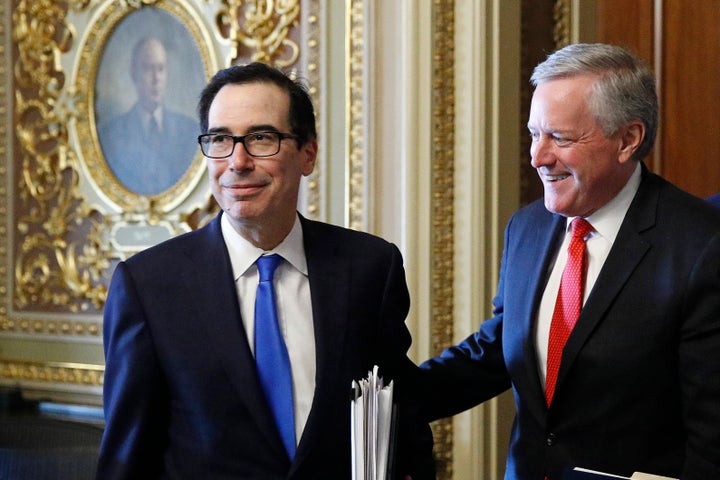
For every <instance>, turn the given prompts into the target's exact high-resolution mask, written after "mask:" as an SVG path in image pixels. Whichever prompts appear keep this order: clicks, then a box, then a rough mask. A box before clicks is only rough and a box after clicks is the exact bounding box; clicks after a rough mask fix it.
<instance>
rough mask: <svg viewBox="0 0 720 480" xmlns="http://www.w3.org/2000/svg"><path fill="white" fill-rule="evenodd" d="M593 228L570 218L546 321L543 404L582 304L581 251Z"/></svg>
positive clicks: (552, 387)
mask: <svg viewBox="0 0 720 480" xmlns="http://www.w3.org/2000/svg"><path fill="white" fill-rule="evenodd" d="M592 231H593V228H592V225H590V224H589V223H588V222H587V220H585V219H584V218H580V217H577V218H575V220H573V221H572V224H571V233H572V238H571V239H570V246H569V247H568V259H567V264H566V265H565V270H563V274H562V279H561V280H560V290H559V291H558V296H557V301H556V302H555V311H554V312H553V316H552V322H551V323H550V338H549V340H548V359H547V375H546V377H545V399H546V401H547V405H548V406H550V403H552V398H553V394H554V393H555V384H556V382H557V376H558V370H560V360H561V359H562V353H563V348H565V342H567V339H568V337H569V336H570V332H571V331H572V329H573V327H574V326H575V322H577V319H578V317H579V316H580V309H581V308H582V301H583V290H584V287H585V273H586V271H587V262H586V255H585V237H587V236H588V234H589V233H590V232H592Z"/></svg>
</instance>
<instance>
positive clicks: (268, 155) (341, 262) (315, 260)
mask: <svg viewBox="0 0 720 480" xmlns="http://www.w3.org/2000/svg"><path fill="white" fill-rule="evenodd" d="M198 111H199V116H200V127H201V131H202V132H203V134H202V135H200V136H199V138H198V142H199V144H200V147H201V149H202V152H203V154H204V155H205V157H206V158H207V168H208V174H209V179H210V189H211V191H212V193H213V196H214V197H215V200H216V201H217V203H218V204H219V205H220V207H221V209H222V212H221V213H220V214H219V215H218V217H217V218H216V219H215V220H214V221H212V222H211V223H210V224H209V225H208V226H206V227H204V228H201V229H199V230H196V231H194V232H190V233H188V234H185V235H183V236H180V237H178V238H175V239H172V240H169V241H168V242H165V243H163V244H161V245H159V246H156V247H153V248H151V249H149V250H146V251H144V252H142V253H139V254H137V255H135V256H134V257H132V258H130V259H129V260H127V261H126V262H122V263H120V264H119V265H118V267H117V269H116V271H115V274H114V276H113V279H112V282H111V285H110V289H109V293H108V300H107V305H106V308H105V316H104V342H105V356H106V370H105V389H104V400H105V416H106V422H107V427H106V430H105V434H104V438H103V442H102V446H101V453H100V459H99V467H98V474H97V478H98V479H102V480H108V479H135V478H173V479H176V478H188V479H200V478H202V479H215V478H227V479H229V478H261V479H264V480H267V479H286V478H287V479H308V480H316V479H324V478H328V479H330V478H332V479H341V478H350V473H351V457H350V408H349V406H350V395H349V393H350V385H351V382H352V380H355V379H360V378H364V377H366V376H367V373H368V371H369V370H370V369H372V367H373V365H378V366H379V367H380V369H381V372H382V374H383V377H384V379H385V381H386V382H388V381H389V380H391V379H392V380H394V382H395V394H396V396H397V398H398V400H399V402H400V405H399V412H400V417H399V423H398V425H399V429H398V432H399V438H398V441H397V445H398V455H397V461H396V468H395V472H396V473H397V476H396V477H393V478H403V477H404V476H405V475H412V478H413V479H415V480H417V479H432V478H434V466H433V460H432V438H431V435H430V430H429V428H428V425H427V423H425V424H422V423H419V422H417V421H416V417H415V416H414V415H412V413H413V410H412V408H411V406H410V405H409V404H405V403H404V402H403V400H404V392H405V391H406V390H407V388H408V387H410V383H411V382H412V381H413V379H412V378H411V376H412V375H414V373H415V372H416V368H415V366H414V364H413V363H412V362H411V361H410V360H409V359H408V358H407V356H406V352H407V350H408V348H409V346H410V342H411V338H410V334H409V332H408V330H407V328H406V326H405V324H404V319H405V316H406V314H407V312H408V308H409V296H408V291H407V286H406V283H405V274H404V269H403V261H402V257H401V254H400V252H399V251H398V249H397V247H395V246H394V245H392V244H390V243H388V242H386V241H384V240H382V239H379V238H377V237H374V236H371V235H369V234H366V233H361V232H356V231H351V230H347V229H343V228H340V227H336V226H332V225H328V224H324V223H320V222H316V221H311V220H308V219H306V218H304V217H303V216H302V215H300V214H299V213H298V212H297V209H296V208H297V207H296V206H297V202H298V193H299V188H300V180H301V178H302V177H303V176H307V175H309V174H310V173H311V172H312V171H313V168H314V166H315V161H316V157H317V148H318V147H317V140H316V131H315V115H314V112H313V107H312V103H311V100H310V98H309V96H308V94H307V92H306V91H305V89H304V88H302V87H301V85H300V84H299V83H297V82H295V81H293V80H291V79H290V78H288V77H287V76H286V75H284V74H283V73H282V72H280V71H278V70H275V69H273V68H270V67H268V66H266V65H263V64H260V63H253V64H250V65H247V66H242V67H230V68H228V69H225V70H221V71H220V72H218V73H217V74H216V75H215V76H214V77H213V79H212V80H211V81H210V83H209V84H208V85H207V87H206V88H205V89H204V91H203V93H202V95H201V98H200V102H199V106H198ZM268 262H269V263H272V265H273V268H274V273H270V274H269V277H268V276H267V274H266V273H262V274H261V275H259V270H262V271H263V272H264V271H265V270H264V268H265V267H264V266H262V265H265V264H266V263H268ZM271 270H272V269H271ZM259 277H260V283H261V284H262V283H264V284H265V286H266V288H265V289H263V292H261V289H260V288H259V287H258V283H259ZM268 281H269V283H270V284H272V288H269V290H273V291H274V305H275V307H276V309H275V310H276V314H277V315H276V319H275V320H274V321H275V323H276V326H279V333H277V335H276V337H275V339H274V341H275V343H276V346H278V349H279V350H281V353H282V355H281V358H280V359H278V360H266V358H268V357H266V355H268V345H267V344H268V343H270V342H269V341H268V340H264V339H265V338H266V337H265V336H264V335H266V332H267V330H266V329H267V328H268V327H267V324H266V323H263V322H262V318H261V317H263V316H262V315H259V314H258V312H260V311H265V307H262V308H261V307H260V305H261V304H262V305H265V303H263V302H264V300H265V299H266V298H267V296H266V293H267V290H268V288H267V283H268ZM261 297H262V298H263V301H261V300H260V299H261ZM256 301H257V302H258V303H257V305H258V306H257V307H256V304H255V302H256ZM270 310H272V308H270ZM267 367H274V368H276V369H275V370H274V371H273V373H267V371H266V368H267ZM283 379H285V380H283ZM276 387H278V388H279V387H282V388H284V389H285V390H283V392H284V393H283V394H281V395H278V396H276V395H275V393H274V389H275V388H276ZM276 401H277V402H279V403H283V408H284V410H282V412H283V413H277V410H276ZM288 424H289V426H288Z"/></svg>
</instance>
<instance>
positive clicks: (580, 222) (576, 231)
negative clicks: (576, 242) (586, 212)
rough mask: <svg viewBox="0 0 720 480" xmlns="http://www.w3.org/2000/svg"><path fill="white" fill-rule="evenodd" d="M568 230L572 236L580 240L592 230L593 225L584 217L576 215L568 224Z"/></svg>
mask: <svg viewBox="0 0 720 480" xmlns="http://www.w3.org/2000/svg"><path fill="white" fill-rule="evenodd" d="M570 231H571V232H572V236H573V238H579V239H581V240H582V239H584V238H585V237H587V236H588V235H589V234H590V232H592V231H593V226H592V225H590V222H588V221H587V220H585V219H584V218H582V217H576V218H575V219H574V220H573V221H572V223H571V224H570Z"/></svg>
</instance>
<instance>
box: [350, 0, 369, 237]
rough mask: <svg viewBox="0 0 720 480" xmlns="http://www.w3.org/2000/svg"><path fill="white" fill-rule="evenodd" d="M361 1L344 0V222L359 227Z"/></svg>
mask: <svg viewBox="0 0 720 480" xmlns="http://www.w3.org/2000/svg"><path fill="white" fill-rule="evenodd" d="M366 44H367V43H366V39H365V2H364V0H349V1H348V21H347V49H348V58H347V85H348V86H347V91H348V93H347V132H348V133H347V145H348V164H347V174H346V178H347V179H348V180H347V185H346V189H347V199H346V202H347V204H346V208H347V212H348V213H347V215H346V216H347V225H348V227H350V228H352V229H355V230H363V227H364V226H365V222H366V221H367V219H366V218H364V217H365V211H364V205H365V199H364V198H363V196H364V182H365V165H364V155H363V150H364V148H365V124H364V113H365V112H364V105H363V99H364V98H365V91H366V90H365V88H364V87H365V45H366Z"/></svg>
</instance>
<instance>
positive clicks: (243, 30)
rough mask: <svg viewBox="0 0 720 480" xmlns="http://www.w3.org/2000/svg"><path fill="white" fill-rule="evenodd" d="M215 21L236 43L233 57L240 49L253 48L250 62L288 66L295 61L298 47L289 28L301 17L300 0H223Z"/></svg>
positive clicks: (298, 53) (226, 35) (298, 52)
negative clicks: (222, 6)
mask: <svg viewBox="0 0 720 480" xmlns="http://www.w3.org/2000/svg"><path fill="white" fill-rule="evenodd" d="M223 3H224V5H225V8H223V9H221V11H220V12H219V13H218V15H217V24H218V27H219V29H220V31H221V32H223V34H224V35H225V37H226V38H228V39H230V40H231V41H232V42H233V43H234V45H235V47H234V48H235V52H234V55H233V58H239V57H241V56H242V54H241V48H242V47H246V48H248V49H250V50H251V51H252V53H251V54H250V58H251V60H252V61H258V62H263V63H267V64H272V65H275V66H277V67H281V68H283V67H288V66H290V65H293V64H294V63H296V62H297V60H298V57H299V55H300V47H299V45H298V44H297V42H295V41H293V40H292V39H291V38H290V37H289V34H290V31H291V30H292V28H293V27H295V26H297V25H298V22H299V19H300V0H252V1H247V2H243V1H242V0H225V1H224V2H223Z"/></svg>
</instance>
